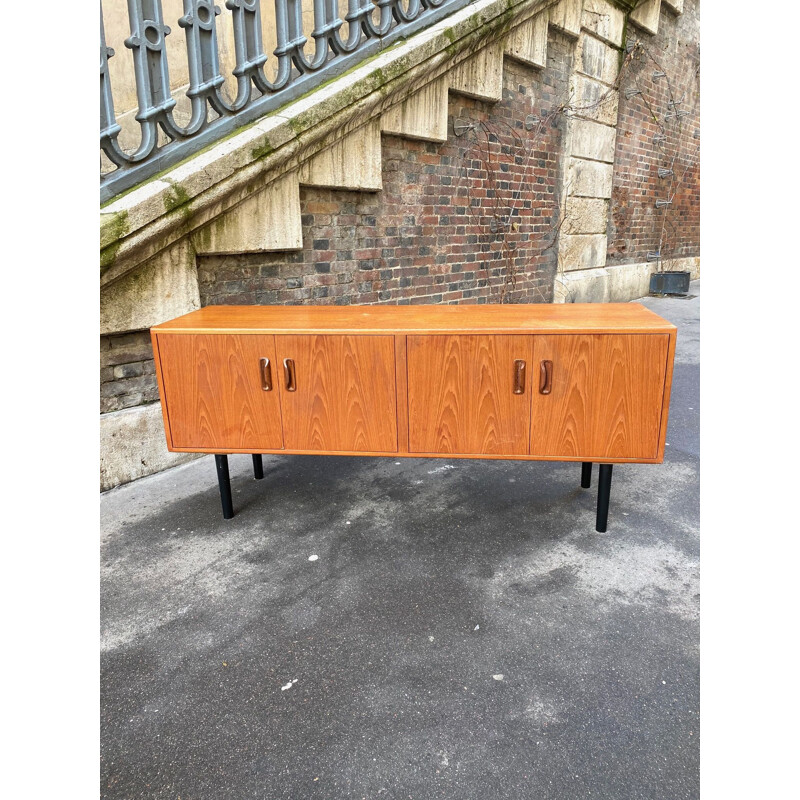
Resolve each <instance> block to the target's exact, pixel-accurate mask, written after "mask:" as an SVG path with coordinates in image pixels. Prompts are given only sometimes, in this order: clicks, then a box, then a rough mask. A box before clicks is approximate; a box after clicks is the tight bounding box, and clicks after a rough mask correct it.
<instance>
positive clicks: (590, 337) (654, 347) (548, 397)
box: [530, 334, 669, 461]
mask: <svg viewBox="0 0 800 800" xmlns="http://www.w3.org/2000/svg"><path fill="white" fill-rule="evenodd" d="M668 345H669V335H668V334H587V335H573V334H563V335H547V336H535V337H534V347H533V349H534V367H535V369H534V370H533V372H534V376H532V377H534V378H535V380H534V383H535V386H534V389H533V392H534V393H533V412H532V418H533V421H532V425H531V450H530V452H531V455H537V456H549V457H553V458H558V457H564V458H567V457H572V458H576V457H579V458H581V459H583V460H585V461H602V460H603V459H605V458H656V457H657V453H658V441H659V432H660V425H661V405H662V402H663V397H664V379H665V375H666V368H667V349H668ZM544 362H549V363H550V365H551V367H550V369H551V376H550V393H549V394H542V393H541V391H540V387H541V383H540V374H541V370H542V364H543V363H544Z"/></svg>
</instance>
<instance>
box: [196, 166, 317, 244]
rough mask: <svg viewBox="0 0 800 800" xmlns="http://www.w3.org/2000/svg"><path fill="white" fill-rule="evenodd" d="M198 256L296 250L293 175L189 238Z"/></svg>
mask: <svg viewBox="0 0 800 800" xmlns="http://www.w3.org/2000/svg"><path fill="white" fill-rule="evenodd" d="M192 241H193V243H194V246H195V249H196V251H197V252H198V253H263V252H269V251H272V250H300V249H302V247H303V227H302V225H301V222H300V186H299V185H298V180H297V172H292V173H289V174H288V175H284V176H283V177H282V178H278V180H276V181H274V182H273V183H271V184H270V185H269V186H267V187H266V188H265V189H262V190H261V191H259V192H258V193H257V194H255V195H253V196H251V197H249V198H247V200H245V201H244V202H243V203H240V204H239V205H238V206H235V207H234V208H232V209H230V210H229V211H227V212H226V213H225V214H223V215H222V216H220V217H217V218H216V219H215V220H214V221H213V222H211V224H209V225H206V227H205V228H201V229H200V230H199V231H197V232H196V233H195V234H194V236H193V237H192Z"/></svg>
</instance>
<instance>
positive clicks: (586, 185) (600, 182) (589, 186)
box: [567, 158, 614, 198]
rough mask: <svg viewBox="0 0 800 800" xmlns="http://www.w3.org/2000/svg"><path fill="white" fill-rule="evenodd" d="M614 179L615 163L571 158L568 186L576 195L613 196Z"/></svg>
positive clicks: (570, 191)
mask: <svg viewBox="0 0 800 800" xmlns="http://www.w3.org/2000/svg"><path fill="white" fill-rule="evenodd" d="M613 179H614V166H613V164H601V163H599V162H598V161H584V160H583V159H580V158H570V159H569V165H568V167H567V186H568V187H569V193H570V194H571V195H573V196H575V197H603V198H610V197H611V187H612V182H613Z"/></svg>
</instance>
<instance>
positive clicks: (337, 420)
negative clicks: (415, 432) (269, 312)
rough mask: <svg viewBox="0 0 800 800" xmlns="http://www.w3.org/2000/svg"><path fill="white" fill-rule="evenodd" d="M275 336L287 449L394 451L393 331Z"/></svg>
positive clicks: (395, 436) (395, 433)
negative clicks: (381, 334) (386, 333)
mask: <svg viewBox="0 0 800 800" xmlns="http://www.w3.org/2000/svg"><path fill="white" fill-rule="evenodd" d="M275 338H276V341H277V347H278V358H279V363H280V377H279V380H280V384H281V402H282V408H283V435H284V440H285V442H286V448H287V449H289V450H314V451H323V452H362V453H368V452H392V453H394V452H397V398H396V396H395V383H396V381H395V361H394V337H393V336H348V335H298V336H276V337H275ZM290 369H291V370H292V371H293V376H292V381H291V385H290V381H289V377H290V375H289V370H290Z"/></svg>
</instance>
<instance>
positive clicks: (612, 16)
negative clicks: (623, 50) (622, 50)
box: [581, 0, 625, 47]
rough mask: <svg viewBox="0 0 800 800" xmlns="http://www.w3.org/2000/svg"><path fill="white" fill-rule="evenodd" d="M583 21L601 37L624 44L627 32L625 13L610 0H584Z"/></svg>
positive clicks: (614, 42)
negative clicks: (623, 37) (623, 38)
mask: <svg viewBox="0 0 800 800" xmlns="http://www.w3.org/2000/svg"><path fill="white" fill-rule="evenodd" d="M581 23H582V25H583V27H584V28H586V29H587V30H589V31H591V32H592V33H594V34H595V35H596V36H598V37H599V38H600V39H605V40H606V41H607V42H609V43H611V44H613V45H616V46H617V47H621V46H622V36H623V34H624V32H625V13H624V12H623V10H622V9H621V8H619V7H618V6H615V5H614V4H613V3H611V2H609V0H584V3H583V14H582V16H581Z"/></svg>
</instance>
